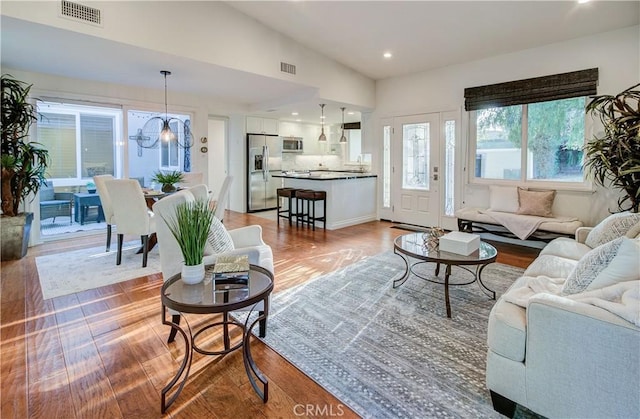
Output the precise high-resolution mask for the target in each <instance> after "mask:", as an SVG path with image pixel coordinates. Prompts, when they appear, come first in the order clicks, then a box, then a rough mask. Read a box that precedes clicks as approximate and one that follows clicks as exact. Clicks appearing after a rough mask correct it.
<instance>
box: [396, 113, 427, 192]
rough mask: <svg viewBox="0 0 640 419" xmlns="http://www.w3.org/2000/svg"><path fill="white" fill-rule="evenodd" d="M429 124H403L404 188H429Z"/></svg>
mask: <svg viewBox="0 0 640 419" xmlns="http://www.w3.org/2000/svg"><path fill="white" fill-rule="evenodd" d="M429 144H430V138H429V124H428V123H419V124H405V125H403V126H402V147H403V152H402V156H403V162H402V188H403V189H416V190H425V191H428V190H429Z"/></svg>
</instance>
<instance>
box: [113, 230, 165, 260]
mask: <svg viewBox="0 0 640 419" xmlns="http://www.w3.org/2000/svg"><path fill="white" fill-rule="evenodd" d="M116 228H117V227H116ZM157 243H158V236H156V233H151V234H150V235H149V242H148V244H147V246H149V249H148V250H147V251H149V252H150V251H151V249H153V248H154V246H155V245H156V244H157ZM143 252H144V247H141V248H140V249H138V251H137V252H136V254H140V253H143Z"/></svg>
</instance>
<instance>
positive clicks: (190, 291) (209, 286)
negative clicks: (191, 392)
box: [160, 265, 273, 413]
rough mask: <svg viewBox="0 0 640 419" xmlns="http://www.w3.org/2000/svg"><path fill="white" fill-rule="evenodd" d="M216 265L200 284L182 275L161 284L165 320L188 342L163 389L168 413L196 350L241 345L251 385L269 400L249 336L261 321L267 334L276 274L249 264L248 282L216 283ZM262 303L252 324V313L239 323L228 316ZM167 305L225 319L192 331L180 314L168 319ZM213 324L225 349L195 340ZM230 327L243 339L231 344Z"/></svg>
mask: <svg viewBox="0 0 640 419" xmlns="http://www.w3.org/2000/svg"><path fill="white" fill-rule="evenodd" d="M213 266H215V265H208V266H207V267H206V274H205V279H204V281H203V282H201V283H199V284H195V285H188V284H185V283H184V282H183V281H182V280H181V278H180V274H178V275H174V276H172V277H171V278H169V279H168V280H167V281H166V282H165V283H164V284H163V285H162V290H161V293H160V298H161V300H162V323H163V324H166V325H169V326H171V327H172V328H173V329H174V330H176V331H178V332H180V334H181V335H182V337H183V338H184V343H185V354H184V358H183V360H182V364H181V365H180V368H179V369H178V372H177V373H176V375H175V376H174V377H173V378H172V379H171V381H169V383H168V384H167V385H166V386H165V387H164V388H163V389H162V400H161V406H160V408H161V411H162V413H165V411H166V410H167V409H168V408H169V406H171V404H172V403H173V402H174V401H175V400H176V398H177V397H178V395H179V394H180V392H181V391H182V388H183V387H184V385H185V383H186V382H187V378H189V370H190V369H191V361H192V359H193V351H196V352H199V353H201V354H204V355H225V354H227V353H229V352H232V351H234V350H236V349H239V348H242V355H243V361H244V368H245V371H246V372H247V376H248V377H249V381H250V382H251V386H252V387H253V389H254V390H255V391H256V393H258V395H259V396H260V397H261V398H262V401H263V402H265V403H266V401H267V399H268V397H269V386H268V384H269V383H268V381H267V378H266V377H265V376H264V374H263V373H262V372H261V371H260V369H258V367H257V366H256V364H255V362H254V361H253V358H252V356H251V345H250V344H249V339H250V337H251V330H252V329H253V327H254V326H255V325H256V324H257V323H260V336H264V334H265V333H266V329H265V327H266V320H267V316H268V313H269V296H270V294H271V291H272V290H273V274H272V273H271V272H269V271H268V270H266V269H264V268H262V267H260V266H256V265H250V269H249V279H248V281H247V283H246V284H243V283H220V282H218V283H216V281H214V280H213V279H212V277H213V272H212V269H213ZM261 302H262V307H261V308H259V309H258V310H259V315H258V316H257V318H256V319H255V320H254V321H253V322H252V323H251V324H248V323H249V316H247V320H246V321H245V323H240V322H238V321H236V320H235V319H233V318H230V317H229V312H231V311H236V310H240V309H244V308H250V310H251V311H253V310H254V308H256V306H257V305H258V304H259V303H261ZM167 308H169V309H172V310H175V311H178V312H180V313H195V314H215V313H220V314H222V320H220V321H217V322H214V323H209V324H206V325H205V326H203V327H201V328H200V329H198V330H196V331H195V333H193V332H192V331H191V327H190V326H189V324H188V323H187V327H186V331H185V329H184V328H182V327H180V325H179V323H178V322H179V318H180V317H178V320H177V322H174V321H173V320H168V319H167V311H168V310H167ZM183 317H184V316H183ZM174 319H175V317H174ZM185 323H186V319H185ZM213 327H222V328H223V333H222V335H223V342H224V348H223V349H221V350H208V349H205V348H202V347H201V346H199V345H198V344H197V342H196V339H197V338H198V336H200V335H201V333H203V332H205V331H206V330H208V329H210V328H213ZM229 327H237V328H240V329H242V340H241V341H240V342H238V343H236V344H235V345H233V346H231V342H230V338H229ZM170 341H171V338H170ZM252 373H253V374H252ZM254 376H255V377H254ZM180 377H183V379H182V380H181V381H180V383H178V380H180ZM256 378H257V380H259V381H260V382H261V383H262V386H263V390H261V389H260V388H259V386H258V383H257V381H256ZM176 386H177V388H175V391H174V392H173V394H171V396H168V393H169V392H170V391H171V390H172V389H174V387H176ZM167 399H168V400H167Z"/></svg>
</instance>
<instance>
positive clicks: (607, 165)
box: [584, 83, 640, 212]
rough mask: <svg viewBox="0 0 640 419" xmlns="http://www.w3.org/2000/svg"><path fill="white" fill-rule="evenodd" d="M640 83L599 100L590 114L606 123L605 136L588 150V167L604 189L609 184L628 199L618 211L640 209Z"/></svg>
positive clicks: (590, 106)
mask: <svg viewBox="0 0 640 419" xmlns="http://www.w3.org/2000/svg"><path fill="white" fill-rule="evenodd" d="M639 87H640V83H639V84H636V85H635V86H632V87H630V88H628V89H626V90H624V91H622V92H621V93H618V94H617V95H615V96H610V95H601V96H595V97H593V98H592V100H591V101H590V102H589V103H588V104H587V106H586V110H587V112H589V113H591V114H592V115H593V116H597V117H598V118H599V119H600V122H602V125H603V127H604V132H603V133H602V135H601V136H595V138H594V139H593V140H592V141H590V142H589V143H587V144H586V145H585V147H584V154H585V162H584V167H585V169H586V170H587V171H589V172H590V173H591V174H592V176H593V178H594V180H595V182H596V183H597V184H599V185H601V186H605V187H606V186H608V185H605V181H606V182H607V183H608V184H609V183H610V184H611V185H612V186H613V187H614V188H617V189H621V190H622V191H623V192H624V195H623V196H622V197H621V198H620V199H618V209H620V210H621V211H626V210H630V211H632V212H638V207H639V206H640V90H639V89H638V88H639Z"/></svg>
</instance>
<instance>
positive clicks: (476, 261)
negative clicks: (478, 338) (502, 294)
mask: <svg viewBox="0 0 640 419" xmlns="http://www.w3.org/2000/svg"><path fill="white" fill-rule="evenodd" d="M422 235H423V233H411V234H405V235H402V236H398V237H396V239H395V240H394V242H393V252H394V253H395V254H397V255H398V256H400V257H401V258H402V260H404V263H405V271H404V274H403V275H402V276H401V277H400V278H398V279H396V280H394V281H393V287H394V288H397V287H399V286H400V285H402V284H404V282H405V281H406V280H407V279H408V278H409V275H411V274H413V275H415V276H417V277H418V278H421V279H424V280H426V281H429V282H434V283H436V284H442V285H444V300H445V304H446V308H447V317H449V318H450V317H451V303H450V302H449V285H469V284H471V283H473V282H477V283H478V285H479V286H480V289H481V290H482V292H484V293H485V294H487V295H488V296H489V297H491V298H492V299H494V300H495V299H496V293H495V291H492V290H490V289H489V288H487V286H486V285H484V283H483V282H482V270H483V269H484V268H485V267H486V266H487V265H488V264H490V263H493V262H495V261H496V257H497V256H498V251H497V250H496V248H495V247H493V246H491V245H490V244H489V243H486V242H484V241H480V248H479V249H478V250H476V251H475V252H473V253H471V254H470V255H468V256H465V255H459V254H456V253H450V252H441V251H440V250H438V249H437V248H436V249H429V248H428V247H427V246H426V245H425V242H424V240H423V236H422ZM411 259H416V260H417V262H412V261H411ZM428 262H432V263H435V264H436V267H435V276H436V277H437V276H438V275H439V274H440V264H443V265H445V266H446V268H445V274H444V281H442V280H434V279H432V278H427V277H425V276H422V275H420V274H417V273H416V272H415V271H414V270H413V268H414V266H416V265H418V264H422V263H428ZM451 266H458V267H460V268H462V269H464V270H466V271H468V272H470V273H471V274H473V279H471V280H470V281H465V282H450V281H449V277H450V276H451ZM467 266H475V267H476V268H475V270H471V269H469V268H467Z"/></svg>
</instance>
